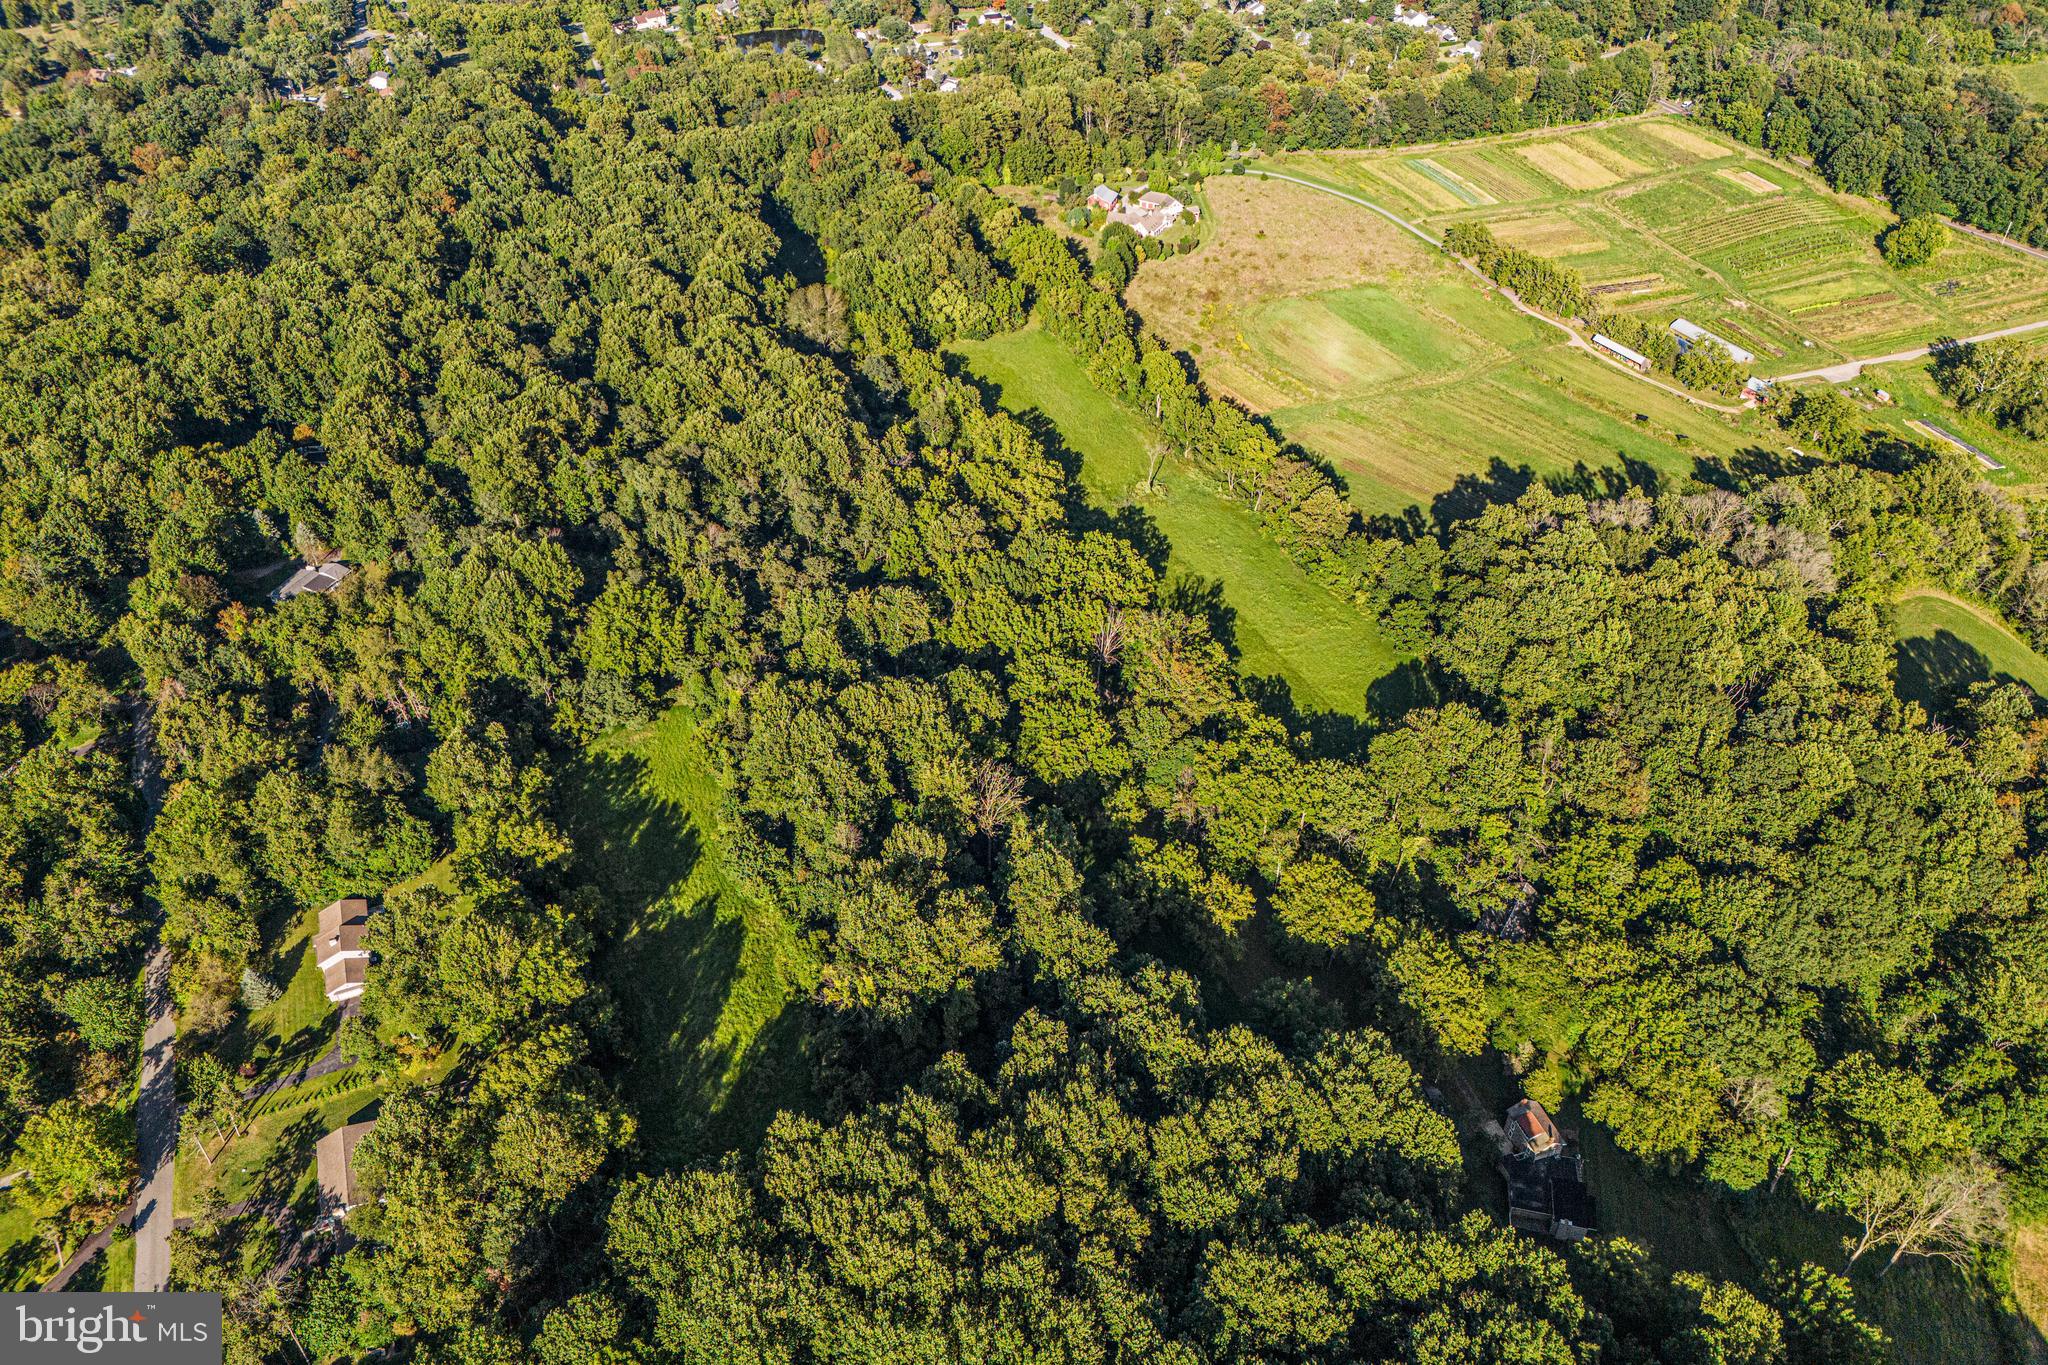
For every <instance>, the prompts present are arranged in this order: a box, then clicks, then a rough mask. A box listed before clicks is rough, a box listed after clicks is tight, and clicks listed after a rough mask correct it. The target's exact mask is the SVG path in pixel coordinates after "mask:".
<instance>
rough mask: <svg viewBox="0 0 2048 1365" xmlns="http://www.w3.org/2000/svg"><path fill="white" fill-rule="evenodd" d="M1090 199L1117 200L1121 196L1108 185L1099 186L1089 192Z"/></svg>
mask: <svg viewBox="0 0 2048 1365" xmlns="http://www.w3.org/2000/svg"><path fill="white" fill-rule="evenodd" d="M1088 197H1089V198H1090V199H1109V200H1116V199H1118V198H1120V197H1121V196H1120V195H1118V194H1117V192H1116V191H1115V190H1113V189H1111V188H1110V187H1109V186H1107V185H1097V186H1096V187H1095V188H1094V189H1092V190H1090V191H1088Z"/></svg>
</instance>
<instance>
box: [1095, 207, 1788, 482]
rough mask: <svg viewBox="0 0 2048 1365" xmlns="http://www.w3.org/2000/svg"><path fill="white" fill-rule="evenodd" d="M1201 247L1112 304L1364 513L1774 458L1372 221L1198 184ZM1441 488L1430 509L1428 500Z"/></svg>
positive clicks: (1721, 421) (1737, 429)
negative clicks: (1327, 474) (1296, 449)
mask: <svg viewBox="0 0 2048 1365" xmlns="http://www.w3.org/2000/svg"><path fill="white" fill-rule="evenodd" d="M1208 197H1209V201H1210V204H1211V212H1210V215H1209V221H1210V227H1211V230H1212V231H1213V233H1214V237H1213V239H1212V240H1211V241H1210V242H1208V243H1207V244H1206V245H1205V246H1204V247H1203V248H1202V249H1201V250H1200V251H1197V252H1195V253H1194V254H1192V255H1189V256H1180V257H1174V258H1171V259H1167V260H1160V261H1149V262H1147V263H1146V264H1145V266H1144V267H1143V269H1142V270H1141V271H1140V272H1139V275H1138V278H1137V280H1136V281H1135V282H1134V283H1133V284H1132V286H1131V288H1130V289H1129V291H1128V293H1127V297H1128V299H1129V301H1130V303H1131V306H1132V307H1133V308H1135V309H1136V310H1137V311H1138V312H1139V313H1140V314H1141V315H1142V316H1143V317H1144V319H1145V321H1146V323H1147V324H1148V325H1149V326H1150V327H1151V328H1152V329H1153V330H1154V331H1155V332H1157V333H1158V334H1159V335H1160V336H1161V337H1162V338H1163V339H1165V340H1166V341H1167V342H1168V343H1169V344H1170V345H1173V346H1175V347H1177V348H1181V349H1184V350H1186V351H1188V352H1189V353H1190V354H1191V355H1192V356H1193V357H1194V359H1195V361H1196V363H1197V365H1198V366H1199V367H1200V370H1201V374H1202V378H1203V380H1204V382H1206V383H1207V384H1208V385H1209V386H1210V387H1211V388H1212V389H1214V390H1216V391H1218V392H1220V393H1223V394H1227V395H1229V396H1230V397H1233V398H1235V399H1237V400H1238V401H1240V402H1242V403H1244V404H1245V405H1246V406H1247V407H1249V408H1251V409H1252V410H1254V411H1255V412H1259V413H1262V414H1264V415H1266V416H1267V417H1269V418H1270V419H1271V420H1272V422H1273V424H1274V426H1275V427H1276V428H1278V429H1279V431H1280V432H1281V433H1282V434H1283V435H1285V436H1287V437H1288V438H1290V439H1292V440H1295V441H1298V442H1300V443H1301V445H1302V446H1303V447H1305V448H1306V449H1308V450H1310V451H1312V452H1314V453H1315V454H1317V455H1320V456H1322V457H1323V458H1324V459H1326V460H1328V461H1329V462H1330V463H1331V464H1332V465H1333V466H1334V467H1335V468H1336V469H1337V470H1338V471H1339V473H1341V474H1342V475H1343V477H1344V479H1345V481H1346V482H1347V484H1348V486H1349V492H1350V495H1351V499H1352V501H1353V502H1354V503H1355V504H1356V505H1357V506H1358V507H1359V508H1360V509H1361V510H1362V511H1365V512H1367V513H1398V512H1400V511H1402V510H1403V509H1406V508H1408V507H1411V506H1414V505H1416V504H1421V505H1422V506H1423V507H1424V508H1425V510H1436V511H1460V510H1466V509H1467V508H1468V506H1469V504H1470V499H1469V498H1468V497H1465V496H1463V495H1462V494H1461V493H1460V492H1455V491H1454V490H1458V489H1460V488H1461V485H1462V486H1463V488H1465V489H1467V490H1470V488H1471V484H1472V482H1473V481H1478V482H1480V483H1482V484H1485V485H1487V488H1486V489H1485V490H1472V491H1475V492H1477V491H1483V492H1485V493H1486V495H1489V496H1497V495H1498V494H1499V493H1500V492H1501V491H1503V489H1502V486H1503V485H1504V484H1505V485H1506V487H1507V489H1508V490H1510V491H1511V490H1512V489H1513V487H1514V486H1515V485H1516V484H1520V483H1526V482H1527V481H1529V480H1530V479H1532V478H1541V479H1545V480H1549V481H1552V482H1554V483H1557V482H1561V483H1567V484H1581V485H1584V486H1588V487H1594V488H1597V487H1600V486H1601V479H1602V478H1603V477H1604V474H1603V471H1605V470H1615V469H1619V468H1621V467H1623V466H1634V467H1635V469H1636V470H1637V472H1638V474H1639V475H1640V474H1644V473H1654V474H1655V475H1657V476H1658V477H1668V476H1680V477H1682V476H1685V475H1688V474H1690V473H1692V472H1693V469H1694V466H1695V463H1696V462H1697V461H1698V460H1700V459H1708V460H1719V461H1723V462H1726V461H1730V460H1733V459H1735V458H1737V457H1739V456H1740V454H1741V453H1742V452H1743V451H1745V450H1749V449H1752V448H1755V447H1758V446H1762V447H1764V448H1766V449H1773V450H1774V449H1776V448H1777V447H1778V445H1779V443H1778V442H1777V441H1776V440H1775V437H1774V435H1773V433H1771V432H1770V431H1769V430H1768V428H1767V424H1766V423H1765V422H1763V420H1762V419H1761V418H1758V417H1755V416H1753V415H1752V416H1745V417H1742V418H1729V417H1725V416H1722V415H1721V414H1718V413H1714V412H1711V411H1709V410H1707V409H1704V408H1700V407H1696V406H1693V405H1691V404H1689V403H1687V402H1686V401H1685V400H1684V399H1682V398H1679V397H1678V396H1676V395H1674V394H1671V393H1667V392H1664V391H1662V390H1660V389H1658V388H1656V387H1654V386H1652V385H1650V384H1647V383H1643V382H1641V381H1639V380H1637V379H1636V378H1634V377H1632V376H1631V375H1629V374H1626V373H1624V372H1622V371H1620V370H1617V369H1615V368H1614V367H1612V366H1609V365H1605V364H1602V363H1601V362H1599V361H1597V360H1595V359H1593V358H1591V357H1590V356H1587V355H1585V354H1583V353H1580V352H1577V351H1574V350H1572V349H1571V348H1570V346H1569V345H1568V344H1567V343H1566V341H1565V339H1564V337H1563V335H1562V334H1561V333H1560V332H1558V331H1557V330H1556V329H1555V328H1552V327H1549V326H1546V325H1545V324H1543V323H1541V322H1539V321H1537V320H1535V319H1533V318H1530V317H1527V316H1525V315H1524V314H1521V313H1519V312H1516V311H1515V310H1514V309H1513V308H1512V307H1510V306H1509V304H1508V303H1507V302H1506V301H1505V300H1504V299H1502V298H1500V297H1498V296H1497V295H1495V294H1493V293H1492V291H1491V290H1490V289H1489V288H1488V287H1487V286H1485V285H1484V284H1483V283H1482V282H1481V281H1479V280H1478V279H1476V278H1474V277H1473V276H1472V275H1471V274H1470V273H1469V272H1467V271H1465V270H1463V269H1461V268H1459V267H1458V265H1457V264H1456V263H1454V262H1452V261H1451V260H1449V259H1448V258H1446V257H1444V256H1443V255H1441V254H1440V253H1438V252H1436V251H1433V250H1431V249H1430V248H1429V247H1427V246H1425V245H1424V244H1423V243H1421V242H1420V241H1417V240H1416V239H1415V238H1413V237H1411V236H1409V235H1408V234H1406V233H1404V232H1402V231H1400V230H1399V229H1398V228H1396V227H1394V226H1393V225H1392V224H1390V223H1388V222H1387V221H1386V220H1384V219H1382V218H1380V217H1379V216H1378V215H1376V214H1374V213H1371V212H1370V211H1368V210H1366V209H1364V208H1361V207H1359V206H1357V205H1354V204H1348V203H1346V202H1344V201H1343V200H1339V199H1335V198H1332V197H1331V196H1329V195H1326V194H1323V193H1321V192H1319V191H1317V190H1314V189H1311V188H1309V187H1307V186H1302V185H1293V184H1289V183H1287V182H1285V181H1271V180H1259V179H1255V178H1251V177H1238V176H1215V177H1212V178H1211V179H1210V181H1209V184H1208ZM1446 495H1449V501H1448V502H1445V503H1442V504H1438V503H1437V500H1438V499H1440V498H1444V497H1446Z"/></svg>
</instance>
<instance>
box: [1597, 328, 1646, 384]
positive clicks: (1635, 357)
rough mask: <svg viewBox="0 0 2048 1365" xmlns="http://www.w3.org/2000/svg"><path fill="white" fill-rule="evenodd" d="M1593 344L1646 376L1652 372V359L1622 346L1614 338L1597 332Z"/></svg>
mask: <svg viewBox="0 0 2048 1365" xmlns="http://www.w3.org/2000/svg"><path fill="white" fill-rule="evenodd" d="M1593 344H1594V345H1595V346H1597V347H1599V348H1600V349H1601V350H1603V351H1605V352H1607V354H1609V355H1611V356H1613V357H1614V358H1615V359H1616V360H1619V361H1622V362H1623V363H1625V364H1629V365H1633V366H1635V367H1636V368H1637V369H1639V370H1641V371H1642V372H1643V373H1644V374H1648V373H1649V372H1650V357H1648V356H1646V355H1644V354H1643V353H1642V352H1641V351H1638V350H1635V349H1634V348H1632V347H1628V346H1624V345H1622V344H1621V343H1620V342H1618V341H1616V340H1615V339H1614V338H1613V337H1610V336H1602V335H1601V334H1600V333H1598V332H1595V333H1593Z"/></svg>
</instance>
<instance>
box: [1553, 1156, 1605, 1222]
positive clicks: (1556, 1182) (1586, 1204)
mask: <svg viewBox="0 0 2048 1365" xmlns="http://www.w3.org/2000/svg"><path fill="white" fill-rule="evenodd" d="M1551 1165H1552V1166H1553V1167H1554V1168H1555V1169H1553V1170H1552V1171H1551V1172H1550V1213H1551V1216H1552V1217H1553V1218H1561V1219H1563V1220H1564V1221H1565V1222H1567V1223H1571V1224H1574V1225H1575V1226H1578V1227H1582V1228H1587V1229H1591V1228H1593V1227H1595V1226H1596V1224H1595V1223H1594V1222H1593V1195H1592V1192H1591V1191H1589V1190H1588V1189H1587V1188H1586V1182H1585V1181H1584V1180H1581V1179H1580V1178H1579V1176H1578V1173H1577V1172H1576V1171H1573V1170H1571V1169H1569V1168H1568V1167H1567V1166H1566V1165H1565V1163H1563V1162H1552V1163H1551Z"/></svg>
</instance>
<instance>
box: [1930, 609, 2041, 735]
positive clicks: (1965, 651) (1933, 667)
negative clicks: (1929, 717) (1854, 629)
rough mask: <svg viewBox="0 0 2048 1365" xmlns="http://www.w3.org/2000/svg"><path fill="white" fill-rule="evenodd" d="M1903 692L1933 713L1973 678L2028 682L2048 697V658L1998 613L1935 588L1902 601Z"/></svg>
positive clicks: (1939, 709) (1944, 706) (1977, 680)
mask: <svg viewBox="0 0 2048 1365" xmlns="http://www.w3.org/2000/svg"><path fill="white" fill-rule="evenodd" d="M1898 631H1899V674H1898V687H1899V694H1900V695H1901V696H1903V697H1907V698H1909V699H1911V700H1913V701H1917V702H1919V703H1920V704H1921V705H1923V706H1925V707H1926V708H1927V709H1928V711H1929V712H1932V713H1939V712H1941V711H1943V710H1946V709H1947V702H1948V700H1949V699H1951V698H1953V697H1954V696H1955V695H1957V694H1958V693H1960V692H1961V691H1962V690H1963V689H1965V688H1967V687H1969V686H1970V684H1972V683H1976V682H1983V681H1986V680H1988V679H1993V678H1995V679H1997V680H1999V681H2001V682H2006V681H2013V682H2022V683H2025V684H2026V685H2027V686H2028V687H2031V688H2033V689H2034V691H2035V692H2036V693H2038V694H2040V695H2041V696H2043V697H2048V659H2044V658H2042V657H2041V656H2040V655H2039V654H2037V653H2036V652H2035V651H2034V649H2033V647H2032V646H2030V645H2029V644H2028V643H2027V642H2026V641H2025V640H2023V639H2021V638H2020V637H2019V636H2018V635H2016V634H2015V633H2014V632H2013V629H2012V627H2011V626H2008V625H2007V624H2006V623H2005V622H2004V621H2003V620H2001V619H1999V616H1998V614H1997V613H1996V612H1994V611H1992V610H1990V609H1989V608H1987V607H1981V606H1978V605H1977V604H1976V603H1974V602H1966V601H1964V600H1963V599H1961V598H1959V597H1952V596H1950V595H1949V594H1947V593H1944V592H1937V591H1935V590H1933V589H1931V588H1926V589H1920V590H1917V591H1914V592H1910V593H1907V594H1906V595H1905V596H1904V597H1902V598H1900V600H1899V619H1898Z"/></svg>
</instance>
